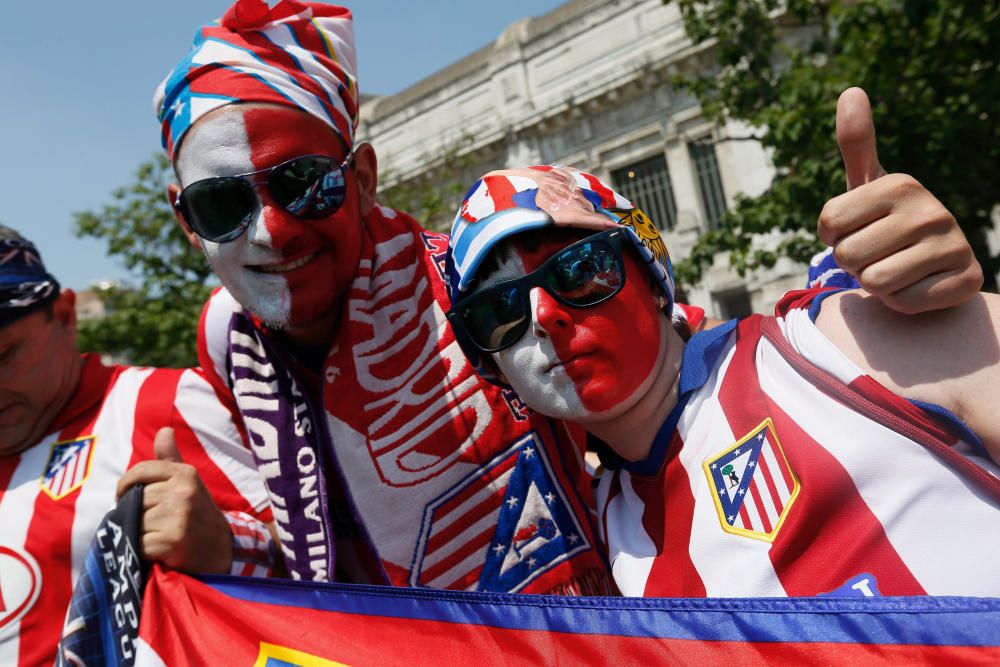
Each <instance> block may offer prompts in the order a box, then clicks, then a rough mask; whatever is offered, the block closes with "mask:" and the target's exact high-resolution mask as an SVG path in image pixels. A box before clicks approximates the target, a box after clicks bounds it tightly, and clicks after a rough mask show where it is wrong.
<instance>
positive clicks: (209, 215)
mask: <svg viewBox="0 0 1000 667" xmlns="http://www.w3.org/2000/svg"><path fill="white" fill-rule="evenodd" d="M355 69H356V68H355V52H354V44H353V33H352V26H351V16H350V12H349V11H348V10H346V9H344V8H341V7H335V6H330V5H323V4H319V3H300V2H295V1H291V0H284V1H283V2H280V3H278V4H277V5H275V6H274V7H273V8H269V7H268V6H267V4H265V3H264V2H262V1H261V0H240V1H239V2H236V3H235V4H234V5H233V6H232V7H231V8H230V9H229V10H228V11H227V12H226V14H225V15H224V16H223V18H222V19H221V20H220V21H219V22H217V23H216V24H213V25H209V26H205V27H203V28H202V29H201V30H200V31H199V33H198V35H197V37H196V39H195V43H194V46H193V48H192V50H191V52H190V53H189V54H188V56H187V57H186V58H185V59H184V60H183V61H182V62H181V63H180V64H178V65H177V67H175V68H174V70H173V72H172V73H171V74H170V75H169V76H168V77H167V79H166V80H165V81H164V83H163V85H162V86H161V88H160V90H159V91H158V93H157V96H156V102H155V104H156V109H157V113H158V115H159V118H160V120H161V122H162V132H163V142H164V147H165V148H166V149H167V151H168V153H169V154H170V156H171V158H172V161H173V164H174V166H175V169H176V171H177V175H178V180H179V183H178V184H177V185H176V186H172V187H171V190H170V197H171V200H172V201H174V202H175V203H176V210H177V216H178V220H179V221H180V224H181V225H182V227H183V228H184V229H185V230H186V231H187V232H188V234H189V237H190V239H191V241H192V243H193V244H195V245H197V246H199V247H201V248H202V249H203V250H204V251H205V253H206V256H207V257H208V260H209V261H210V262H211V264H212V266H213V268H214V269H215V271H216V272H217V274H218V275H219V277H220V278H221V280H222V282H223V284H224V286H225V289H223V290H220V291H219V292H217V293H216V294H215V295H214V296H213V297H212V299H211V300H210V302H209V303H208V304H207V306H206V309H205V312H204V314H203V317H202V322H201V327H200V331H199V356H200V360H201V364H202V366H203V367H204V368H205V369H206V373H207V375H208V376H209V378H210V380H211V382H212V384H213V387H214V388H215V390H216V392H217V394H218V395H219V396H220V398H222V400H224V401H226V402H227V404H228V405H230V407H231V409H232V410H233V412H234V414H238V415H239V416H240V417H241V418H242V420H243V422H244V424H245V425H246V430H247V434H248V437H249V440H250V443H251V447H252V451H253V453H254V456H255V458H256V462H257V465H258V468H259V470H260V472H261V474H262V476H263V477H264V479H265V482H266V485H267V489H268V492H269V496H270V498H271V501H272V506H273V508H274V513H275V519H276V525H277V529H278V532H279V535H280V537H281V542H282V550H283V553H284V556H285V561H286V563H287V564H288V567H289V570H290V572H291V574H292V576H293V577H296V578H302V579H310V580H321V581H322V580H331V579H341V580H349V581H360V582H378V583H391V584H394V585H405V586H431V587H438V588H462V589H473V590H489V591H524V592H538V593H575V594H579V593H607V592H609V591H611V590H612V589H613V584H612V583H611V581H610V577H609V576H608V574H607V567H606V564H605V562H604V560H603V558H602V556H601V554H600V553H599V552H598V550H597V549H596V548H595V542H596V540H595V533H594V529H593V528H592V517H591V514H592V510H591V509H590V508H591V507H592V498H591V496H590V478H589V475H588V474H587V473H586V470H585V465H584V463H583V458H582V452H583V448H584V439H583V437H582V435H583V434H582V431H581V430H579V429H577V428H575V427H573V426H569V425H567V424H565V423H561V422H558V421H554V420H550V419H546V418H544V417H541V416H539V415H536V414H534V413H532V412H531V411H530V410H528V409H527V408H526V407H525V405H524V403H523V401H522V400H521V399H520V398H518V397H517V396H516V395H515V394H514V393H513V392H511V391H508V390H504V389H500V388H497V387H494V386H493V385H491V384H489V383H486V382H484V381H482V380H481V379H479V378H478V376H477V375H476V374H475V373H474V371H473V368H472V367H471V365H470V364H469V363H468V362H467V360H466V359H465V356H464V355H463V354H462V352H461V349H460V348H459V346H458V344H457V342H456V341H455V338H454V334H453V333H452V331H451V329H450V328H449V327H448V326H447V322H446V320H445V317H444V311H445V310H446V309H447V306H448V301H447V293H446V288H445V280H444V261H443V259H444V255H445V252H446V250H447V237H445V236H444V235H441V234H435V233H431V232H427V231H425V230H423V229H421V228H420V227H419V225H418V224H417V223H416V222H415V221H414V220H413V219H412V218H410V217H409V216H407V215H406V214H404V213H401V212H398V211H392V210H390V209H386V208H384V207H380V206H378V205H377V204H376V203H375V198H374V196H375V189H376V177H375V174H376V161H375V155H374V152H373V151H372V149H371V147H370V146H368V145H366V144H360V145H355V143H354V138H353V133H354V129H355V125H356V121H357V118H356V114H357V104H358V91H357V82H356V80H355V78H354V72H355ZM693 312H697V311H693Z"/></svg>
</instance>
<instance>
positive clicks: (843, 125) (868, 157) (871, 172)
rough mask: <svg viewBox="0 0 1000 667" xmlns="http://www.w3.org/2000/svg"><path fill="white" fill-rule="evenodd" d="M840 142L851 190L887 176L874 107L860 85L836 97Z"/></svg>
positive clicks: (838, 137)
mask: <svg viewBox="0 0 1000 667" xmlns="http://www.w3.org/2000/svg"><path fill="white" fill-rule="evenodd" d="M837 145H838V146H839V147H840V155H841V157H843V159H844V170H845V171H846V172H847V189H848V190H853V189H854V188H856V187H858V186H859V185H864V184H865V183H870V182H872V181H874V180H875V179H876V178H879V177H880V176H884V175H885V170H884V169H882V165H880V164H879V161H878V150H877V149H876V144H875V123H874V121H873V120H872V107H871V104H870V103H869V102H868V95H866V94H865V91H863V90H861V89H860V88H848V89H847V90H845V91H844V92H843V93H841V94H840V99H839V100H837Z"/></svg>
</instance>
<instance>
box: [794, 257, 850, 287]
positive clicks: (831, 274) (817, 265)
mask: <svg viewBox="0 0 1000 667" xmlns="http://www.w3.org/2000/svg"><path fill="white" fill-rule="evenodd" d="M806 287H839V288H842V289H855V288H858V287H861V284H860V283H859V282H858V281H857V280H856V279H855V277H854V276H852V275H851V274H850V273H848V272H847V271H844V270H843V269H842V268H840V266H839V265H838V264H837V260H836V259H835V258H834V256H833V248H827V249H826V250H824V251H823V252H820V253H817V254H816V255H813V258H812V259H811V260H809V277H808V278H807V281H806Z"/></svg>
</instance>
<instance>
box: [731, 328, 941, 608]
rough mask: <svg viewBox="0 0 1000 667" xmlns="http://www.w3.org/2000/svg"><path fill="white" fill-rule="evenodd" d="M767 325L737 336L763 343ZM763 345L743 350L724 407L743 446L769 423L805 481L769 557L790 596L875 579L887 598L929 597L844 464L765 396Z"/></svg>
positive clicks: (794, 471)
mask: <svg viewBox="0 0 1000 667" xmlns="http://www.w3.org/2000/svg"><path fill="white" fill-rule="evenodd" d="M761 321H762V318H760V317H758V316H754V317H750V318H747V319H745V320H743V321H742V322H740V324H739V328H738V335H739V336H740V337H741V338H744V337H749V338H751V339H752V340H758V341H759V340H760V335H761V334H760V325H761ZM760 344H767V343H766V342H764V343H762V342H758V345H740V346H737V348H736V353H735V354H734V356H733V360H732V362H731V367H730V371H729V372H728V373H726V378H725V379H724V380H723V384H722V387H721V389H720V392H719V399H720V401H721V402H722V405H723V408H724V410H725V412H726V417H727V418H728V420H729V424H730V427H731V428H732V430H733V434H734V435H735V436H736V438H737V439H739V438H741V437H742V436H743V435H745V434H747V433H750V432H751V431H752V430H753V429H755V428H756V427H757V426H758V425H759V424H760V423H761V422H762V421H764V419H765V418H767V417H770V418H771V420H772V422H773V423H774V427H775V440H776V442H772V450H773V452H774V456H775V458H776V459H778V460H779V461H780V460H781V451H782V450H783V451H784V454H785V456H786V457H787V459H788V463H789V466H790V467H791V473H792V474H794V475H795V476H796V477H797V478H798V479H799V482H800V485H801V488H800V490H799V495H798V498H796V499H795V500H794V501H789V502H792V505H791V509H790V510H789V511H788V514H787V515H786V518H785V521H784V523H783V524H782V526H781V528H780V529H779V531H778V534H777V536H776V537H775V540H774V543H773V544H772V546H771V549H770V552H769V555H770V558H771V563H772V564H773V565H774V570H775V573H776V574H777V576H778V578H779V580H780V581H781V584H782V586H783V587H784V589H785V592H786V593H787V594H788V595H790V596H812V595H816V594H818V593H823V592H826V591H831V590H834V589H836V588H837V587H838V586H840V585H841V584H843V583H844V582H845V581H847V580H848V579H850V578H851V577H853V576H855V575H857V574H860V573H861V572H870V573H871V574H873V575H875V578H876V580H877V581H878V583H879V590H880V591H881V592H882V594H883V595H923V594H925V591H924V590H923V588H922V587H921V586H920V584H919V583H918V582H917V580H916V579H915V578H914V576H913V575H912V574H911V573H910V571H909V569H908V568H907V567H906V563H905V562H903V560H902V558H900V556H899V554H898V553H897V552H896V550H895V548H893V546H892V544H891V543H890V542H889V539H888V537H887V536H886V534H885V530H884V529H883V528H882V524H881V522H880V521H879V520H878V517H876V516H875V515H874V514H873V513H872V511H871V510H870V509H869V508H868V506H867V505H866V504H865V502H864V500H863V499H862V498H861V496H860V494H859V493H858V491H857V487H856V486H855V484H854V480H853V479H851V476H850V474H848V472H847V471H846V470H845V469H844V467H843V466H842V465H841V464H840V461H838V460H837V459H836V457H834V456H833V455H831V454H830V452H828V451H827V450H826V449H825V448H823V447H822V446H821V445H820V444H819V443H817V442H816V441H815V440H813V438H812V437H811V436H810V435H809V434H808V433H806V432H805V431H804V430H802V428H801V427H800V426H799V425H798V424H797V423H795V422H794V421H793V420H792V419H791V418H789V417H788V415H787V414H786V413H785V412H784V411H783V410H782V409H781V407H780V406H778V405H777V404H776V403H775V402H774V401H772V400H770V399H769V398H768V397H767V396H765V394H764V392H763V390H762V389H760V381H759V378H758V377H757V367H756V355H757V348H758V347H759V345H760ZM734 369H735V370H736V371H737V372H735V373H734V372H733V370H734ZM776 443H780V444H781V445H783V447H782V448H780V449H779V447H778V445H777V444H776ZM779 467H782V466H779ZM789 486H790V488H791V481H789Z"/></svg>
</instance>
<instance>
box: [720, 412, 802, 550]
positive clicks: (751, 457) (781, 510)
mask: <svg viewBox="0 0 1000 667" xmlns="http://www.w3.org/2000/svg"><path fill="white" fill-rule="evenodd" d="M703 467H704V469H705V474H706V475H707V476H708V483H709V489H711V491H712V497H713V498H714V500H715V508H716V510H717V511H718V514H719V521H720V522H721V523H722V529H723V530H724V531H726V532H727V533H733V534H734V535H743V536H746V537H752V538H754V539H757V540H764V541H765V542H773V541H774V539H775V538H776V537H777V536H778V531H779V530H780V529H781V526H782V524H783V523H784V521H785V518H786V517H787V516H788V512H789V510H790V509H791V507H792V504H793V503H794V502H795V499H796V498H797V497H798V495H799V488H800V486H799V480H798V478H797V477H796V476H795V473H794V472H793V471H792V469H791V466H789V465H788V459H786V458H785V452H784V451H782V449H781V443H780V442H778V434H777V433H776V432H775V430H774V423H773V422H772V421H771V419H770V418H767V419H765V420H764V421H763V422H761V423H760V425H758V426H757V427H756V428H755V429H754V430H752V431H750V432H749V433H747V434H746V435H745V436H743V437H742V438H740V439H739V440H738V441H737V442H736V443H735V444H734V445H732V446H730V447H728V448H727V449H726V450H725V451H723V452H722V453H720V454H718V455H716V456H715V457H713V458H711V459H709V460H707V461H705V463H704V464H703Z"/></svg>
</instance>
